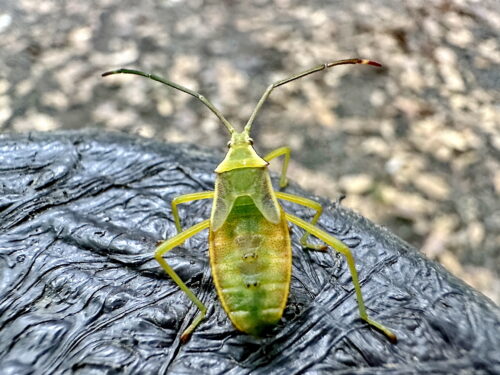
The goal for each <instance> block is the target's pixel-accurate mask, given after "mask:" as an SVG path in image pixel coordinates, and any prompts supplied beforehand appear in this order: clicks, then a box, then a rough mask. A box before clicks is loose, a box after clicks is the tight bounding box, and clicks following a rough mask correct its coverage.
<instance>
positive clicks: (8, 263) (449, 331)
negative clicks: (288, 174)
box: [0, 131, 500, 375]
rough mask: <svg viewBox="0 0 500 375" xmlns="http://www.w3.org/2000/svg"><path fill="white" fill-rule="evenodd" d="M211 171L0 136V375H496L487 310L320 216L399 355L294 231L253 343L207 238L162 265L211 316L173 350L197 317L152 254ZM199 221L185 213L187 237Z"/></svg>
mask: <svg viewBox="0 0 500 375" xmlns="http://www.w3.org/2000/svg"><path fill="white" fill-rule="evenodd" d="M219 160H220V155H219V156H218V157H215V156H214V155H213V154H210V153H207V152H206V151H201V150H199V149H197V148H194V147H193V146H179V145H168V144H162V143H158V142H154V141H151V140H146V139H142V138H137V137H128V136H124V135H119V134H102V133H101V132H88V131H86V132H61V133H52V134H30V135H3V136H0V192H1V195H0V337H1V342H0V373H1V374H44V375H45V374H70V373H76V374H115V373H127V374H157V373H166V372H168V373H171V374H212V373H213V374H219V373H220V374H222V373H225V374H330V373H332V372H333V371H337V372H336V373H337V374H378V373H380V374H381V373H384V374H387V373H389V374H414V373H432V374H458V373H466V374H469V373H475V374H494V373H497V374H498V373H500V360H499V358H500V355H499V348H500V318H499V317H500V314H499V309H498V307H496V306H495V305H494V304H493V303H492V302H491V301H489V300H488V299H487V298H485V297H484V296H482V295H481V294H480V293H478V292H476V291H475V290H473V289H471V288H470V287H468V286H467V285H465V284H464V283H462V282H461V281H460V280H457V279H456V278H455V277H453V276H451V275H450V274H449V273H448V272H447V271H446V270H444V269H443V268H442V267H441V266H439V265H437V264H435V263H433V262H430V261H428V260H426V259H425V258H424V257H423V256H422V255H420V254H419V253H418V252H417V251H416V250H415V249H413V248H411V247H409V246H408V245H407V244H405V243H404V242H402V241H401V240H399V239H398V238H396V237H394V236H393V235H392V234H391V233H388V232H387V231H386V230H384V229H383V228H380V227H377V226H375V225H374V224H372V223H370V222H368V221H367V220H366V219H364V218H362V217H360V216H358V215H356V214H354V213H352V212H351V211H349V210H348V209H345V208H342V207H336V205H335V204H329V203H328V202H324V203H325V204H326V210H325V214H324V215H323V216H322V219H321V220H320V227H322V228H323V229H325V230H326V231H328V232H329V233H332V234H333V235H335V236H337V237H338V238H340V239H341V240H343V241H344V242H345V243H346V244H348V245H349V246H350V247H351V248H352V250H353V253H354V256H355V258H356V265H357V269H358V271H359V275H360V280H361V284H362V290H363V293H364V296H365V299H366V305H367V308H368V311H369V313H370V314H371V316H372V317H373V318H375V319H376V320H378V321H380V322H381V323H383V324H384V325H386V326H388V327H389V328H391V329H393V330H394V332H395V333H396V334H397V335H398V338H399V342H398V343H397V344H396V345H393V344H391V343H390V342H389V341H388V340H387V339H386V338H385V337H384V336H383V335H382V334H380V333H379V332H377V331H375V330H374V329H372V328H370V327H368V326H367V325H366V324H365V323H364V322H363V321H361V320H360V319H359V318H358V310H357V305H356V301H355V296H354V291H353V287H352V284H351V280H350V276H349V272H348V270H347V266H346V263H345V262H344V260H343V258H342V257H341V256H339V255H335V254H334V253H332V252H329V253H326V254H325V253H320V252H312V251H304V250H302V249H301V248H300V246H298V245H297V244H298V238H299V235H300V231H299V230H298V229H297V228H295V227H294V228H293V229H292V230H293V235H292V236H293V241H294V248H293V251H294V262H293V279H292V287H291V293H290V298H289V303H288V307H287V309H286V310H285V315H284V318H283V319H282V321H281V323H280V324H279V325H277V326H276V328H275V329H274V330H273V331H272V332H270V333H269V335H268V336H267V337H265V338H262V339H257V338H253V337H250V336H248V335H245V334H243V333H240V332H238V331H236V330H235V329H234V328H233V327H232V326H231V323H230V322H229V320H228V318H227V317H226V316H225V313H224V311H223V310H222V308H221V306H220V304H219V302H218V301H217V299H216V293H215V290H214V287H213V285H212V282H211V277H210V270H209V266H208V258H207V246H208V245H207V233H206V231H205V232H203V234H200V235H198V236H196V237H194V238H192V239H190V240H189V241H188V242H187V243H185V244H184V246H183V247H180V248H177V249H175V250H173V251H172V252H171V253H169V255H168V256H167V258H168V260H169V262H170V264H171V265H173V267H174V268H175V269H176V270H177V271H178V272H179V274H180V276H181V277H182V278H183V279H184V280H186V281H187V283H188V285H189V286H190V287H191V288H193V290H194V291H195V292H196V293H197V295H198V296H199V297H200V298H201V300H202V301H204V303H205V304H206V305H207V306H208V307H209V311H208V316H207V319H206V320H205V321H204V322H203V323H202V324H201V325H200V326H199V328H198V329H197V330H196V331H195V333H194V334H193V336H192V337H191V339H190V341H189V342H188V343H187V344H185V345H181V344H180V342H179V335H180V332H182V330H183V329H184V328H185V327H186V326H187V325H188V324H189V323H190V322H191V321H192V319H193V318H194V316H195V315H196V314H197V310H196V308H195V307H194V306H193V304H192V303H191V302H190V301H189V300H188V299H187V298H186V296H185V295H184V294H183V293H182V292H181V291H180V290H179V288H178V287H177V286H176V285H175V284H174V283H173V282H172V281H171V280H170V279H169V278H168V276H167V275H165V274H164V273H163V271H162V270H161V269H160V267H159V265H158V264H157V263H156V262H155V261H154V260H153V259H152V251H153V249H154V248H155V246H156V243H157V242H158V241H160V240H162V239H165V238H166V237H169V236H172V235H173V234H174V233H175V228H174V223H173V219H172V215H171V211H170V201H171V199H172V198H173V197H174V196H177V195H180V194H185V193H188V192H195V191H202V190H208V189H211V188H212V187H213V174H212V170H213V169H214V167H215V166H216V164H217V163H218V161H219ZM286 191H287V192H291V193H297V194H300V195H305V194H304V193H303V192H301V191H300V190H299V189H297V188H296V187H294V186H293V185H292V186H290V187H288V188H287V190H286ZM285 208H286V209H287V210H288V211H290V212H293V213H295V214H297V215H299V216H301V217H304V218H310V217H311V216H310V214H311V213H310V212H308V211H307V210H305V209H303V208H301V207H297V206H294V205H290V204H285ZM209 212H210V202H208V201H199V202H194V203H192V204H188V205H183V206H182V207H181V215H182V217H183V226H184V227H187V226H190V225H193V224H194V223H196V222H199V221H200V220H202V219H203V218H206V217H207V216H208V215H209Z"/></svg>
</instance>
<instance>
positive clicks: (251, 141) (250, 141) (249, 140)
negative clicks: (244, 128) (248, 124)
mask: <svg viewBox="0 0 500 375" xmlns="http://www.w3.org/2000/svg"><path fill="white" fill-rule="evenodd" d="M248 142H249V143H250V145H252V146H253V139H252V138H248Z"/></svg>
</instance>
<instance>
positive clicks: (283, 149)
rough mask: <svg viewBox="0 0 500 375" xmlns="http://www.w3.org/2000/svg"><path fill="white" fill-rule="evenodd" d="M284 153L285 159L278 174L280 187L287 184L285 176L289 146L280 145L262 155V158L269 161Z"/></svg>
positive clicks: (288, 159) (288, 158)
mask: <svg viewBox="0 0 500 375" xmlns="http://www.w3.org/2000/svg"><path fill="white" fill-rule="evenodd" d="M281 155H285V160H283V169H282V170H281V176H280V188H284V187H285V186H286V185H287V184H288V179H287V178H286V171H287V169H288V162H289V161H290V147H286V146H285V147H280V148H277V149H276V150H274V151H271V152H270V153H269V154H267V155H266V156H264V160H265V161H267V162H269V161H271V160H272V159H274V158H277V157H278V156H281Z"/></svg>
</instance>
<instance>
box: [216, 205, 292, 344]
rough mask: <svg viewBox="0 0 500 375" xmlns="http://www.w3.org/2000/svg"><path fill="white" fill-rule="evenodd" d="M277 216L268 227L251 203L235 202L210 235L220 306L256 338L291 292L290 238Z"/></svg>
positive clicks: (277, 316) (275, 318)
mask: <svg viewBox="0 0 500 375" xmlns="http://www.w3.org/2000/svg"><path fill="white" fill-rule="evenodd" d="M243 198H244V197H243ZM281 216H282V220H281V221H280V222H279V223H278V224H273V223H270V222H269V221H267V220H265V218H264V217H263V216H262V214H261V213H260V211H259V210H258V209H257V208H256V206H255V205H254V204H253V202H252V201H251V200H245V199H242V198H238V200H237V201H236V203H235V205H234V207H233V210H232V211H231V213H230V215H229V216H228V218H227V220H226V222H225V223H224V225H223V226H222V227H221V228H220V229H219V230H217V231H215V232H212V231H211V232H210V264H211V267H212V275H213V278H214V283H215V285H216V288H217V293H218V295H219V299H220V301H221V303H222V306H223V307H224V309H225V310H226V313H227V314H228V316H229V317H230V319H231V321H232V322H233V324H234V325H235V326H236V328H238V329H239V330H241V331H244V332H247V333H249V334H253V335H256V336H258V335H260V334H262V333H263V331H264V330H265V328H267V327H268V326H269V325H272V324H275V323H276V322H278V321H279V319H280V318H281V316H282V314H283V310H284V308H285V305H286V300H287V297H288V291H289V288H290V277H291V247H290V236H289V233H288V226H287V224H286V221H285V220H284V214H283V213H282V215H281Z"/></svg>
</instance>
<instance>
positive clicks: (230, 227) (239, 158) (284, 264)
mask: <svg viewBox="0 0 500 375" xmlns="http://www.w3.org/2000/svg"><path fill="white" fill-rule="evenodd" d="M343 64H368V65H374V66H380V64H378V63H376V62H374V61H370V60H362V59H348V60H339V61H334V62H331V63H328V64H323V65H319V66H317V67H314V68H312V69H309V70H306V71H304V72H301V73H298V74H295V75H292V76H291V77H288V78H286V79H283V80H280V81H278V82H275V83H273V84H272V85H269V86H268V87H267V89H266V91H265V92H264V94H263V95H262V97H261V98H260V100H259V102H258V103H257V106H256V107H255V109H254V111H253V113H252V115H251V116H250V119H249V120H248V122H247V124H246V125H245V127H244V129H243V131H242V132H238V131H236V129H235V128H234V127H233V126H232V125H231V124H230V123H229V122H228V121H227V120H226V118H225V117H224V116H223V115H222V114H221V113H220V112H219V111H218V110H217V109H216V108H215V107H214V105H213V104H212V103H211V102H210V101H209V100H208V99H206V98H205V97H204V96H202V95H200V94H199V93H197V92H194V91H192V90H190V89H188V88H186V87H183V86H181V85H178V84H176V83H174V82H171V81H168V80H166V79H163V78H161V77H158V76H155V75H152V74H146V73H143V72H141V71H137V70H130V69H119V70H115V71H110V72H106V73H103V74H102V76H108V75H111V74H119V73H126V74H135V75H139V76H143V77H146V78H150V79H152V80H155V81H158V82H161V83H163V84H165V85H167V86H170V87H173V88H175V89H177V90H180V91H183V92H185V93H187V94H189V95H192V96H194V97H195V98H197V99H199V100H200V101H201V102H202V103H203V104H205V105H206V106H207V107H208V108H209V109H210V110H211V111H212V112H213V113H214V114H215V115H216V116H217V117H218V118H219V120H220V121H221V122H222V123H223V124H224V125H225V127H226V128H227V130H228V131H229V133H230V135H231V140H230V141H229V143H228V147H229V151H228V152H227V154H226V157H225V158H224V160H223V161H222V162H221V163H220V164H219V166H218V167H217V168H216V169H215V173H216V179H215V189H214V191H203V192H198V193H193V194H186V195H182V196H179V197H176V198H174V199H173V200H172V214H173V216H174V220H175V225H176V228H177V232H178V234H177V235H175V236H174V237H172V238H170V239H168V240H166V241H164V242H163V243H162V244H160V245H159V246H158V247H157V248H156V250H155V253H154V256H155V258H156V260H157V261H158V263H160V265H161V266H162V267H163V269H164V270H165V272H167V274H168V275H170V277H171V278H172V279H173V280H174V281H175V283H176V284H177V285H178V286H179V287H180V288H181V289H182V290H183V291H184V292H185V293H186V295H187V296H188V297H189V299H190V300H191V301H192V302H193V303H194V304H195V305H196V306H197V307H198V308H199V309H200V313H199V314H198V316H197V317H196V318H195V319H194V320H193V322H192V323H191V324H190V325H189V326H188V327H187V328H186V330H185V331H184V332H183V333H182V335H181V341H183V342H185V341H186V340H187V339H188V338H189V337H190V335H191V333H192V332H193V331H194V329H195V328H196V327H197V326H198V325H199V324H200V322H201V321H202V320H203V319H204V317H205V314H206V311H207V308H206V306H205V305H204V304H203V303H202V302H201V301H200V300H199V299H198V297H196V295H195V294H194V293H193V292H192V291H191V290H190V289H189V288H188V287H187V286H186V284H185V283H184V282H183V281H182V280H181V279H180V277H179V276H178V275H177V273H176V272H175V271H174V270H173V269H172V268H171V267H170V266H169V265H168V264H167V262H166V261H165V259H164V258H163V256H164V255H165V254H166V253H167V252H168V251H170V250H172V249H173V248H175V247H176V246H179V245H181V244H182V243H183V242H184V241H186V240H187V239H188V238H190V237H192V236H194V235H195V234H197V233H198V232H200V231H202V230H204V229H207V228H208V229H209V236H208V238H209V257H210V267H211V271H212V276H213V280H214V283H215V288H216V289H217V294H218V296H219V300H220V301H221V303H222V306H223V308H224V310H225V311H226V313H227V315H228V316H229V318H230V319H231V321H232V323H233V324H234V326H235V327H236V328H237V329H238V330H240V331H243V332H246V333H248V334H250V335H253V336H257V337H258V336H261V335H262V334H263V332H264V331H265V330H266V329H268V328H269V327H270V326H272V325H275V324H276V323H277V322H278V321H279V320H280V319H281V317H282V315H283V311H284V309H285V306H286V302H287V298H288V293H289V290H290V280H291V272H292V250H291V243H290V233H289V229H288V222H291V223H294V224H296V225H297V226H299V227H301V228H303V229H304V230H305V231H306V233H305V234H304V236H303V237H302V238H301V244H302V246H303V247H304V248H309V249H313V250H322V251H324V250H326V249H327V247H326V246H318V245H313V244H310V243H309V242H308V241H307V238H308V236H309V234H312V235H313V236H315V237H317V238H319V239H320V240H322V241H324V242H325V243H326V244H328V245H330V246H331V247H332V248H333V249H335V250H336V251H338V252H339V253H341V254H343V255H344V256H345V257H346V259H347V264H348V266H349V270H350V272H351V276H352V282H353V284H354V288H355V291H356V298H357V302H358V309H359V315H360V316H361V318H362V319H363V320H365V321H366V322H367V323H368V324H370V325H372V326H373V327H375V328H376V329H378V330H380V331H381V332H383V333H384V334H385V335H386V336H387V337H388V338H389V339H390V340H391V341H392V342H395V341H396V340H397V339H396V335H395V334H394V333H393V332H391V331H390V330H389V329H388V328H386V327H385V326H383V325H382V324H380V323H378V322H376V321H374V320H372V319H370V318H369V317H368V314H367V312H366V308H365V304H364V302H363V296H362V293H361V288H360V285H359V281H358V274H357V272H356V267H355V264H354V258H353V255H352V253H351V251H350V250H349V248H348V247H347V246H346V245H345V244H344V243H342V242H341V241H340V240H338V239H336V238H335V237H332V236H331V235H329V234H328V233H326V232H324V231H322V230H320V229H319V228H317V227H316V226H315V224H316V223H317V221H318V219H319V217H320V215H321V213H322V211H323V208H322V206H321V205H320V204H319V203H317V202H315V201H313V200H310V199H307V198H303V197H299V196H296V195H291V194H287V193H284V192H281V191H275V190H274V189H273V187H272V185H271V179H270V176H269V171H268V169H267V166H268V165H269V161H271V160H272V159H274V158H276V157H279V156H284V162H283V169H282V173H281V178H280V187H281V188H284V187H285V186H286V185H287V178H286V171H287V168H288V161H289V160H290V149H289V148H288V147H281V148H278V149H277V150H274V151H272V152H271V153H269V154H268V155H266V156H264V158H261V157H260V156H259V155H257V153H256V152H255V150H254V149H253V147H252V144H253V141H252V138H251V137H250V129H251V127H252V123H253V122H254V120H255V117H256V115H257V113H258V112H259V110H260V108H261V107H262V105H263V104H264V102H265V101H266V99H267V98H268V97H269V95H270V94H271V92H272V91H273V90H274V89H275V88H276V87H279V86H282V85H285V84H287V83H289V82H292V81H295V80H297V79H299V78H302V77H305V76H307V75H309V74H312V73H315V72H319V71H321V70H324V69H327V68H331V67H333V66H337V65H343ZM200 199H212V200H213V206H212V211H211V215H210V219H207V220H205V221H202V222H200V223H198V224H196V225H194V226H192V227H191V228H188V229H185V230H182V228H181V223H180V218H179V212H178V208H177V206H178V205H179V204H181V203H186V202H192V201H196V200H200ZM278 199H281V200H285V201H289V202H293V203H296V204H299V205H302V206H305V207H309V208H311V209H313V210H315V211H316V214H315V216H314V217H313V219H312V221H311V222H306V221H304V220H302V219H300V218H298V217H296V216H294V215H292V214H289V213H287V212H285V211H284V210H283V208H282V207H281V205H280V204H279V202H278Z"/></svg>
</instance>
